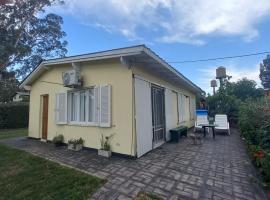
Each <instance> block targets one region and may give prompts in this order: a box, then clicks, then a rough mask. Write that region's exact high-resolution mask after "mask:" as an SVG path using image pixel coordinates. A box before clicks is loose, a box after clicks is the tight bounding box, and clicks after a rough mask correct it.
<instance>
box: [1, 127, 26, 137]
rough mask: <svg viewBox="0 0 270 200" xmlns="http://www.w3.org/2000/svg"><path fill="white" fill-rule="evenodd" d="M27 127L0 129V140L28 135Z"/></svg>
mask: <svg viewBox="0 0 270 200" xmlns="http://www.w3.org/2000/svg"><path fill="white" fill-rule="evenodd" d="M27 133H28V130H27V129H25V128H24V129H0V140H2V139H8V138H14V137H22V136H27Z"/></svg>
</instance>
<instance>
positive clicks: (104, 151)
mask: <svg viewBox="0 0 270 200" xmlns="http://www.w3.org/2000/svg"><path fill="white" fill-rule="evenodd" d="M112 136H113V135H110V136H106V137H104V136H103V135H101V139H100V143H101V149H99V150H98V155H100V156H104V157H107V158H109V157H111V156H112V151H111V145H110V139H111V138H112Z"/></svg>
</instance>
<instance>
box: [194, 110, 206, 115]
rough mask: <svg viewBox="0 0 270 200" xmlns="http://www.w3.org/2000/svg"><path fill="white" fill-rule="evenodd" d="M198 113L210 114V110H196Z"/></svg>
mask: <svg viewBox="0 0 270 200" xmlns="http://www.w3.org/2000/svg"><path fill="white" fill-rule="evenodd" d="M196 115H197V116H200V115H208V111H207V110H196Z"/></svg>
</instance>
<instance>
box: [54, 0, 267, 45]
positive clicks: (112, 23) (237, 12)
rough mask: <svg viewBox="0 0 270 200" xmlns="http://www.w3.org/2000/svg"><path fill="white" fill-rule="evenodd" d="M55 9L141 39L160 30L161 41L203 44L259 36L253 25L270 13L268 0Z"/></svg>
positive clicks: (91, 1)
mask: <svg viewBox="0 0 270 200" xmlns="http://www.w3.org/2000/svg"><path fill="white" fill-rule="evenodd" d="M54 12H59V13H61V14H71V15H73V16H75V17H77V18H79V19H80V20H81V21H82V22H84V23H87V24H92V25H97V27H100V28H103V29H104V30H106V31H109V32H117V33H119V34H122V35H124V36H125V37H127V38H130V39H141V37H142V34H141V35H140V33H141V32H143V31H147V32H150V33H151V32H155V30H157V29H158V30H160V31H159V32H160V34H159V35H157V36H156V38H145V39H147V40H155V41H160V42H167V43H172V42H180V43H191V44H198V45H201V44H204V43H205V41H204V39H203V37H204V36H209V35H213V34H215V35H226V36H227V35H229V36H239V37H241V38H242V39H243V40H244V41H252V40H253V39H254V38H256V37H258V35H259V32H258V30H257V29H256V25H257V24H258V23H259V22H261V21H262V20H264V19H265V18H268V19H269V16H270V1H269V0H226V1H225V0H224V1H217V0H138V1H134V0H67V1H66V2H65V5H64V6H60V7H56V8H54Z"/></svg>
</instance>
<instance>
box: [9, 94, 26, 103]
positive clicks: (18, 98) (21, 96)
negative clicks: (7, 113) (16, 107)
mask: <svg viewBox="0 0 270 200" xmlns="http://www.w3.org/2000/svg"><path fill="white" fill-rule="evenodd" d="M29 96H30V93H29V92H16V93H15V94H14V95H13V97H12V101H14V102H20V101H29Z"/></svg>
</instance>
